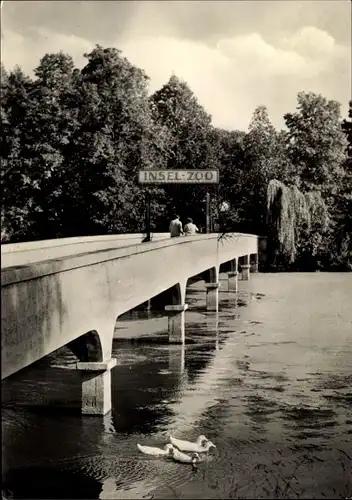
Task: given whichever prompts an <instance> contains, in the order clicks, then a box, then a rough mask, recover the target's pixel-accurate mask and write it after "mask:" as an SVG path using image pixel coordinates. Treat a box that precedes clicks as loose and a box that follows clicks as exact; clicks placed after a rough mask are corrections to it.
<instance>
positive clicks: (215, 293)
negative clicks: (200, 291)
mask: <svg viewBox="0 0 352 500" xmlns="http://www.w3.org/2000/svg"><path fill="white" fill-rule="evenodd" d="M205 287H206V289H207V311H217V310H218V308H219V283H205Z"/></svg>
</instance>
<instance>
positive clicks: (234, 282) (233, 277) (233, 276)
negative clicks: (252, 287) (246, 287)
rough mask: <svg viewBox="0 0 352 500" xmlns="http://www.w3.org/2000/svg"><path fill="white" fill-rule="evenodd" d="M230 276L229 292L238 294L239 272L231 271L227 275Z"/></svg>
mask: <svg viewBox="0 0 352 500" xmlns="http://www.w3.org/2000/svg"><path fill="white" fill-rule="evenodd" d="M227 276H228V287H229V292H237V291H238V272H237V271H231V272H229V273H227Z"/></svg>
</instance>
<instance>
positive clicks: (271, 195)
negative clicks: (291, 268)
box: [267, 179, 329, 263]
mask: <svg viewBox="0 0 352 500" xmlns="http://www.w3.org/2000/svg"><path fill="white" fill-rule="evenodd" d="M328 223H329V219H328V211H327V207H326V205H325V203H324V200H323V199H322V197H321V195H320V193H319V192H308V193H302V192H301V191H300V190H299V189H298V188H297V187H296V186H286V185H285V184H283V183H282V182H280V181H278V180H276V179H274V180H272V181H270V182H269V185H268V189H267V224H268V237H269V239H270V244H271V247H272V248H273V254H274V255H273V257H274V258H275V254H276V255H277V254H281V255H282V256H283V257H284V258H285V259H288V261H289V263H293V262H294V261H295V258H296V255H297V249H298V247H299V243H300V239H301V236H302V234H303V233H305V234H307V233H308V234H309V233H310V232H312V231H315V232H316V231H320V232H324V231H326V229H327V227H328Z"/></svg>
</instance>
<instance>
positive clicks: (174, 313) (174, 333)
mask: <svg viewBox="0 0 352 500" xmlns="http://www.w3.org/2000/svg"><path fill="white" fill-rule="evenodd" d="M187 308H188V304H173V305H170V306H165V311H166V313H167V315H168V325H169V326H168V327H169V343H170V344H184V343H185V311H186V310H187Z"/></svg>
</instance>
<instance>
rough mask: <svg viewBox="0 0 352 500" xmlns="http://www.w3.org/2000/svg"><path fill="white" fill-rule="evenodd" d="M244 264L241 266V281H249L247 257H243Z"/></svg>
mask: <svg viewBox="0 0 352 500" xmlns="http://www.w3.org/2000/svg"><path fill="white" fill-rule="evenodd" d="M243 260H244V262H243V264H242V265H241V273H242V280H243V281H248V280H249V271H250V267H251V266H250V264H249V255H245V256H244V259H243Z"/></svg>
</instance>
